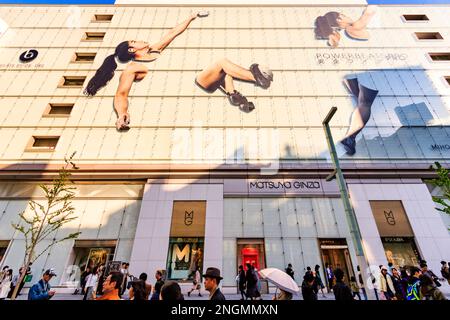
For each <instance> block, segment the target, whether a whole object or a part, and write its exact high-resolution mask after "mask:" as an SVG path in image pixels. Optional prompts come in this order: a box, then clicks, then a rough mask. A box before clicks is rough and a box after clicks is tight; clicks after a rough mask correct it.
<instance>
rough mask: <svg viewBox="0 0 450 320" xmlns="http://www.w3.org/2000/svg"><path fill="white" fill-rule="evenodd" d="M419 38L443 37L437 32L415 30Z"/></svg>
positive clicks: (432, 38) (437, 38) (434, 38)
mask: <svg viewBox="0 0 450 320" xmlns="http://www.w3.org/2000/svg"><path fill="white" fill-rule="evenodd" d="M414 34H415V35H416V37H417V39H419V40H442V39H444V38H443V37H442V36H441V34H440V33H439V32H415V33H414Z"/></svg>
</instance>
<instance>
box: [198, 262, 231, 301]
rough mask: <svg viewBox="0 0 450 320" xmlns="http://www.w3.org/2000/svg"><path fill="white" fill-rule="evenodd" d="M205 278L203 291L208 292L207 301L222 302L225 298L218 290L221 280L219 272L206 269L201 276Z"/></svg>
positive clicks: (215, 269)
mask: <svg viewBox="0 0 450 320" xmlns="http://www.w3.org/2000/svg"><path fill="white" fill-rule="evenodd" d="M203 277H204V278H205V282H204V284H205V289H206V290H207V291H209V300H213V301H224V300H226V299H225V296H224V295H223V294H222V292H221V291H220V289H219V283H220V280H222V279H223V278H222V277H221V276H220V270H219V269H217V268H208V269H206V272H205V274H204V275H203Z"/></svg>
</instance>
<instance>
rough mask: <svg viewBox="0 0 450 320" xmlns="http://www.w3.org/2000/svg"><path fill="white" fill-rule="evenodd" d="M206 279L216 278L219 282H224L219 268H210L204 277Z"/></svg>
mask: <svg viewBox="0 0 450 320" xmlns="http://www.w3.org/2000/svg"><path fill="white" fill-rule="evenodd" d="M203 277H204V278H216V279H219V280H222V279H223V278H222V277H221V276H220V270H219V269H217V268H213V267H211V268H208V269H206V272H205V274H204V275H203Z"/></svg>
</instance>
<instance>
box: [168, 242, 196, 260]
mask: <svg viewBox="0 0 450 320" xmlns="http://www.w3.org/2000/svg"><path fill="white" fill-rule="evenodd" d="M190 251H191V250H190V246H189V244H186V245H185V246H184V247H183V250H180V247H179V246H178V244H175V245H174V246H173V252H172V257H173V260H175V261H182V260H183V259H184V262H189V253H190ZM175 261H173V262H175Z"/></svg>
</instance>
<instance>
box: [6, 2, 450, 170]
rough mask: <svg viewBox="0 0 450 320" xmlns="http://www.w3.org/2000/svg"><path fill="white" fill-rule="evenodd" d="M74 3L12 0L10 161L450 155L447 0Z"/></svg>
mask: <svg viewBox="0 0 450 320" xmlns="http://www.w3.org/2000/svg"><path fill="white" fill-rule="evenodd" d="M75 8H76V7H71V6H69V7H67V8H64V9H61V8H59V9H58V8H57V7H54V8H49V9H46V10H42V8H38V7H35V8H33V7H27V8H20V9H19V8H15V7H7V6H3V7H0V18H1V23H0V26H2V27H1V33H0V51H1V59H0V71H2V72H1V75H0V79H1V81H2V83H4V84H5V85H3V86H1V88H0V96H1V98H2V102H3V105H4V113H3V114H2V116H1V119H0V121H1V124H2V128H1V129H0V133H1V134H2V136H3V137H4V139H3V141H2V142H1V143H0V154H1V155H2V159H3V160H2V161H4V162H8V161H9V162H10V161H13V160H14V161H17V160H18V159H23V160H25V159H30V158H33V157H34V156H35V155H36V151H42V150H44V151H45V153H44V154H43V155H42V157H41V158H42V159H46V160H55V161H58V159H63V157H64V155H65V154H68V153H69V152H71V151H74V150H76V151H78V154H77V156H78V157H79V162H80V163H83V162H84V161H86V162H88V161H97V160H99V161H104V162H111V161H120V162H127V161H130V160H132V161H135V162H136V163H149V162H160V161H162V162H173V163H208V164H210V163H214V164H223V163H226V164H230V163H231V164H235V163H268V164H272V165H273V164H274V163H276V165H274V167H277V165H278V164H279V163H284V162H293V161H294V162H302V163H317V162H325V163H327V162H329V161H330V160H329V155H328V149H327V145H326V137H325V135H324V132H323V129H322V120H323V118H324V117H325V115H326V114H327V113H328V111H329V109H330V108H331V107H332V106H337V107H338V112H337V114H336V116H335V118H334V119H333V121H332V122H331V127H332V134H333V137H334V140H335V142H336V144H337V147H338V152H339V156H340V157H341V158H342V159H343V160H347V161H348V162H350V163H369V162H375V163H398V162H405V163H412V162H414V163H417V162H425V163H429V162H432V161H436V160H438V161H445V160H449V159H450V142H449V141H450V115H449V112H450V72H449V69H450V51H449V50H448V48H449V43H448V41H449V40H448V39H450V33H449V31H448V30H449V28H448V27H449V26H450V24H449V21H448V19H447V18H445V17H446V14H447V16H448V13H450V7H446V6H442V7H433V6H428V7H420V8H418V7H405V8H402V7H395V6H380V7H377V6H374V5H355V6H342V7H339V6H337V5H334V6H333V5H329V6H325V5H323V6H318V7H313V6H300V5H298V6H294V5H293V6H287V5H285V6H283V5H279V6H277V5H268V6H256V5H248V6H237V5H235V6H233V5H228V6H227V5H216V6H209V7H208V6H205V7H200V6H192V7H187V6H176V5H174V6H166V7H164V6H142V7H138V8H139V10H135V9H134V8H133V7H129V6H111V7H103V8H101V9H95V8H83V10H81V11H80V10H76V9H75ZM419 11H420V12H419ZM419 13H420V14H419ZM27 17H28V18H27ZM30 17H32V18H30ZM47 137H51V139H47ZM46 139H47V140H46ZM12 140H14V144H13V145H12V144H11V143H10V141H12Z"/></svg>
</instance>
